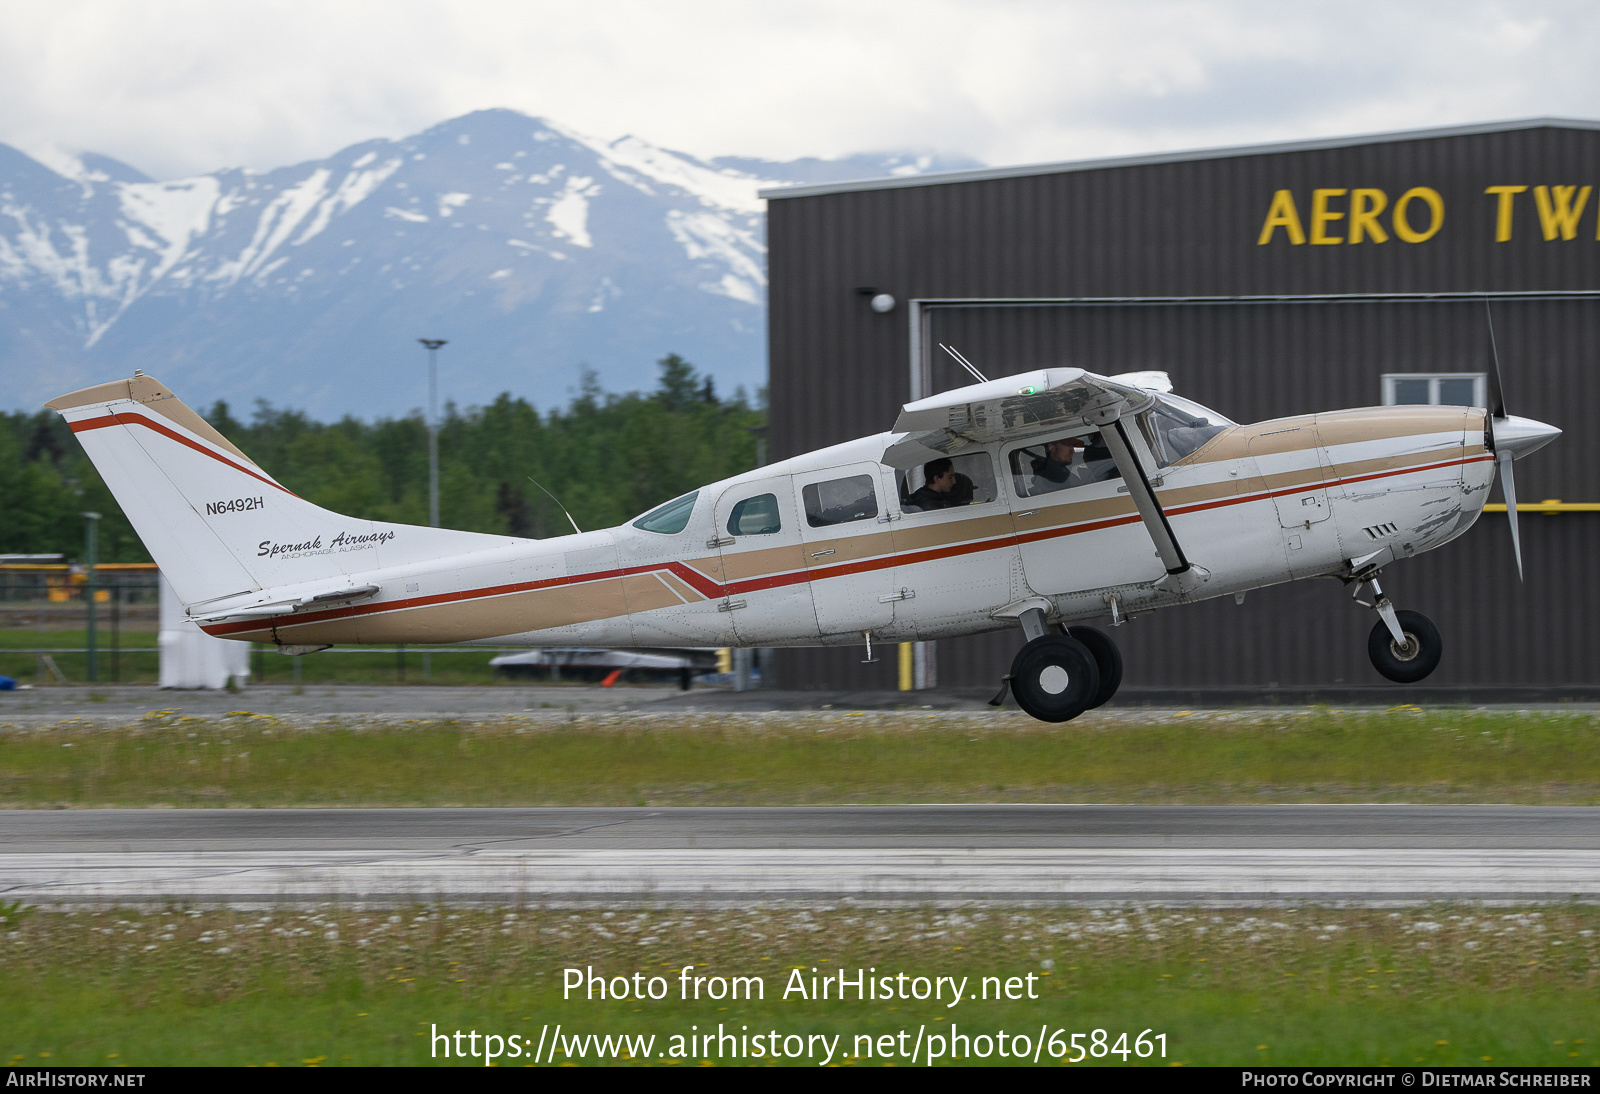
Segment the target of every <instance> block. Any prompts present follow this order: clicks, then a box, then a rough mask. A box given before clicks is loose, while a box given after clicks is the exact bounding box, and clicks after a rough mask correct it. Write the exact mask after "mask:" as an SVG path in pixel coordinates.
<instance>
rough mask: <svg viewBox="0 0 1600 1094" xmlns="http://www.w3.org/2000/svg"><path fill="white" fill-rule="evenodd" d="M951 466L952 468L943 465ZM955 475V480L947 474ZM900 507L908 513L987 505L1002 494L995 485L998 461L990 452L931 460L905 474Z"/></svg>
mask: <svg viewBox="0 0 1600 1094" xmlns="http://www.w3.org/2000/svg"><path fill="white" fill-rule="evenodd" d="M946 463H948V464H949V465H950V466H949V467H948V468H946V467H944V466H942V465H944V464H946ZM947 471H948V472H950V473H951V474H953V476H954V477H953V479H952V478H951V477H950V476H949V475H947V474H946V472H947ZM897 479H898V481H899V484H900V508H901V509H903V510H905V511H906V512H908V513H927V512H934V511H937V510H940V509H955V508H959V507H961V506H963V505H983V504H985V503H986V502H991V501H993V500H994V499H995V498H996V497H997V496H998V495H999V492H1000V491H999V488H998V487H997V486H996V484H995V478H994V461H993V460H992V459H990V458H989V453H987V452H969V453H967V454H966V455H964V456H950V457H948V458H946V459H940V460H931V461H929V462H928V463H925V464H923V465H922V466H921V467H913V468H912V469H911V470H909V471H902V472H900V473H899V475H898V476H897Z"/></svg>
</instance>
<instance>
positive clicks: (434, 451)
mask: <svg viewBox="0 0 1600 1094" xmlns="http://www.w3.org/2000/svg"><path fill="white" fill-rule="evenodd" d="M417 341H419V342H421V343H422V344H423V345H424V346H425V347H427V350H428V526H429V527H430V528H437V527H439V347H440V346H442V345H444V344H445V340H444V339H443V338H418V339H417ZM405 671H406V662H405V654H404V653H402V654H401V655H400V672H401V675H402V676H404V674H405ZM432 676H433V655H432V654H430V653H428V652H426V651H424V652H423V654H422V678H423V679H424V680H428V679H431V678H432Z"/></svg>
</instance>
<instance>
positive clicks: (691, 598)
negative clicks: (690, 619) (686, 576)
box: [661, 571, 706, 604]
mask: <svg viewBox="0 0 1600 1094" xmlns="http://www.w3.org/2000/svg"><path fill="white" fill-rule="evenodd" d="M661 580H662V581H665V582H666V583H667V584H668V585H669V586H671V588H672V591H673V592H675V593H677V594H678V595H679V596H680V597H682V598H683V599H684V600H685V601H687V602H688V603H690V604H698V603H699V602H700V601H702V600H705V599H706V597H705V596H704V595H703V594H701V593H700V592H699V591H697V590H696V589H695V587H694V586H693V585H690V584H689V583H688V582H687V581H685V580H683V579H682V578H681V577H679V576H678V575H677V574H674V573H670V572H667V571H662V573H661Z"/></svg>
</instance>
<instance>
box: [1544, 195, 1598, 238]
mask: <svg viewBox="0 0 1600 1094" xmlns="http://www.w3.org/2000/svg"><path fill="white" fill-rule="evenodd" d="M1592 189H1593V187H1592V186H1585V187H1584V188H1583V191H1582V192H1581V193H1580V192H1579V191H1578V188H1577V187H1576V186H1535V187H1534V188H1533V200H1534V204H1536V205H1538V206H1539V227H1540V228H1543V229H1544V238H1545V239H1546V240H1547V241H1548V240H1552V239H1554V238H1555V237H1556V233H1557V232H1560V233H1561V238H1562V239H1571V238H1572V237H1573V236H1575V235H1577V234H1578V218H1579V217H1581V216H1583V207H1584V206H1585V205H1587V204H1589V191H1590V190H1592ZM1551 191H1554V192H1555V200H1553V201H1552V200H1551ZM1573 194H1577V195H1578V204H1576V205H1574V204H1572V195H1573Z"/></svg>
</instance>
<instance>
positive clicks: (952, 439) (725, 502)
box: [49, 360, 1560, 721]
mask: <svg viewBox="0 0 1600 1094" xmlns="http://www.w3.org/2000/svg"><path fill="white" fill-rule="evenodd" d="M963 363H965V362H964V360H963ZM967 367H968V368H969V370H971V371H972V372H973V373H974V375H975V376H977V377H978V378H979V379H980V381H981V382H978V383H975V384H973V385H971V386H968V387H963V388H958V389H956V390H953V391H946V392H943V393H941V394H939V395H935V396H933V397H931V398H927V399H922V400H920V401H917V402H914V403H910V404H908V405H907V406H906V407H905V408H904V410H903V411H902V412H901V414H900V416H899V418H898V419H897V420H896V422H895V425H894V431H893V432H890V433H880V434H878V435H877V436H873V437H863V438H861V439H859V440H854V441H849V442H847V443H845V444H839V445H834V446H833V447H831V448H824V449H821V450H819V451H816V452H808V453H806V454H805V455H803V456H796V457H794V458H793V459H789V460H784V461H783V462H781V463H776V464H772V465H769V466H766V467H760V468H757V469H756V470H754V471H749V472H746V473H745V474H742V475H737V476H734V477H733V478H730V479H724V480H722V481H721V482H717V483H713V484H711V485H709V486H706V487H703V488H701V489H700V490H697V491H695V492H694V493H692V494H685V495H684V496H683V497H681V498H677V499H676V500H674V501H669V502H667V503H666V504H665V505H662V506H660V507H659V508H657V509H654V510H652V511H651V512H648V513H646V514H644V515H643V516H641V517H639V518H638V519H637V520H634V521H632V522H630V523H628V524H624V525H622V526H620V527H617V528H609V529H606V530H604V531H594V532H582V533H579V534H575V535H570V536H561V537H559V538H554V539H546V540H528V539H517V538H513V537H510V536H499V535H485V534H480V533H476V532H458V531H450V530H446V529H439V528H420V527H413V526H411V525H403V524H385V523H381V522H378V521H370V520H360V519H356V518H352V517H347V516H343V515H341V514H338V513H333V512H329V511H328V510H326V509H322V508H319V507H318V506H315V505H312V504H311V503H310V502H307V501H304V500H302V499H301V498H299V497H297V496H296V495H295V494H293V493H292V492H291V491H289V490H288V489H287V488H286V487H284V486H281V485H280V484H279V483H278V482H277V481H275V480H274V479H273V478H272V476H271V475H269V474H267V473H266V472H265V471H263V470H262V469H261V468H260V467H259V466H257V465H256V464H255V463H254V462H252V461H251V459H250V458H249V457H248V456H246V455H245V454H244V453H243V452H241V451H239V449H237V448H236V447H234V446H233V445H232V444H231V443H229V441H228V440H227V439H226V438H224V437H223V436H222V435H221V434H220V433H218V432H217V431H216V430H215V429H213V428H212V427H211V426H210V425H208V424H207V423H206V422H205V421H204V420H202V419H201V418H200V417H199V416H198V415H197V414H195V413H194V412H193V411H192V410H190V409H189V408H188V407H187V406H185V405H184V404H183V403H182V402H181V401H179V400H178V398H177V397H176V396H174V395H173V394H172V393H171V391H169V390H168V389H167V388H166V387H165V386H163V385H162V384H161V383H160V382H158V381H157V380H155V379H154V378H152V377H149V376H144V375H142V374H139V373H135V374H134V376H133V378H132V379H129V380H118V381H115V382H112V383H108V384H102V385H100V386H97V387H91V388H86V389H84V390H82V391H77V392H74V393H72V394H70V395H64V396H62V397H61V398H59V399H56V400H54V401H53V402H51V403H50V404H49V405H50V406H51V407H52V408H53V409H55V410H57V411H59V412H60V413H61V414H62V415H63V416H64V417H65V418H66V419H67V421H68V422H69V423H71V427H72V430H73V432H75V433H76V434H77V435H78V439H79V440H80V441H81V442H82V443H83V446H84V448H85V450H86V451H87V452H88V454H89V457H90V458H91V459H92V460H93V461H94V464H95V466H96V467H97V468H98V469H99V471H100V474H101V475H102V476H103V477H104V479H105V481H106V484H107V485H108V486H109V487H110V489H111V491H112V493H113V494H114V495H115V496H116V499H117V501H118V502H119V503H120V504H121V506H122V508H123V511H124V512H125V513H126V514H127V516H128V519H129V520H130V521H131V522H132V524H133V527H134V528H135V530H137V532H138V533H139V535H140V537H141V538H142V539H143V540H144V543H145V546H146V547H148V548H149V550H150V554H151V555H152V557H154V559H155V560H156V562H157V563H158V564H159V565H160V567H161V571H162V573H164V574H165V575H166V576H167V578H168V580H170V581H171V583H172V585H173V587H174V589H175V590H176V592H177V594H178V597H179V599H181V600H182V602H183V603H184V605H185V606H186V608H187V611H188V614H189V617H190V618H191V619H193V620H194V621H195V622H196V623H198V624H199V625H200V626H201V627H202V628H203V629H204V630H206V631H207V632H208V633H210V634H213V635H216V636H218V637H221V638H231V639H238V640H241V641H255V642H270V643H274V644H276V645H277V646H279V647H280V649H281V650H282V651H283V652H285V653H294V654H302V653H309V652H313V651H315V650H318V649H325V648H327V647H328V646H329V645H332V644H334V643H369V644H383V645H392V644H395V643H475V642H476V643H492V644H495V645H527V646H565V647H570V646H601V647H606V646H613V647H655V646H730V645H731V646H818V645H846V644H859V643H862V642H865V643H866V644H867V646H868V651H869V652H868V656H869V657H870V656H871V654H870V649H871V645H872V643H874V642H880V643H881V642H899V641H909V640H925V639H938V638H950V637H955V636H958V635H965V634H976V633H979V632H982V631H990V630H997V629H1002V628H1008V627H1018V628H1020V630H1021V631H1022V633H1023V635H1025V636H1026V640H1027V641H1026V644H1025V645H1023V646H1022V648H1021V650H1020V652H1019V653H1018V654H1017V656H1016V660H1015V661H1014V662H1013V664H1012V669H1011V674H1010V676H1009V677H1007V678H1006V679H1007V682H1008V683H1009V685H1010V688H1011V691H1012V693H1013V694H1014V695H1015V697H1016V699H1017V702H1018V703H1019V704H1020V705H1021V706H1022V708H1023V709H1024V710H1026V711H1027V712H1028V713H1029V714H1031V715H1033V716H1034V717H1035V718H1040V719H1044V720H1046V721H1066V720H1067V719H1070V718H1073V717H1076V716H1077V715H1078V714H1080V713H1082V712H1083V711H1084V710H1086V709H1089V708H1091V707H1094V706H1097V705H1099V704H1100V703H1103V702H1105V701H1106V700H1107V699H1108V698H1110V696H1111V694H1112V693H1113V692H1115V690H1116V688H1117V685H1118V684H1119V683H1120V681H1121V677H1122V663H1121V657H1120V655H1119V654H1118V653H1117V649H1116V646H1115V645H1114V644H1113V643H1112V642H1111V640H1110V638H1109V637H1108V636H1107V635H1106V634H1105V633H1104V632H1102V631H1099V630H1095V629H1093V628H1089V627H1084V626H1078V625H1075V624H1076V623H1078V622H1079V621H1082V620H1088V619H1094V618H1097V617H1109V618H1110V620H1111V622H1112V623H1113V624H1117V623H1120V622H1121V621H1122V620H1123V618H1124V617H1126V616H1128V615H1130V614H1133V613H1142V612H1148V611H1151V610H1153V609H1156V608H1162V607H1166V606H1169V605H1174V604H1183V603H1188V602H1192V601H1196V600H1203V599H1206V598H1209V597H1214V596H1224V595H1228V594H1241V593H1244V592H1247V591H1248V590H1251V589H1257V588H1261V587H1263V586H1267V585H1273V584H1276V583H1279V582H1284V581H1290V580H1294V579H1297V578H1303V577H1314V576H1319V575H1333V576H1337V577H1340V578H1342V579H1343V580H1344V581H1346V582H1347V583H1348V584H1350V585H1352V586H1354V593H1353V595H1357V596H1359V594H1360V593H1361V591H1362V589H1363V588H1364V587H1368V586H1370V587H1371V590H1372V594H1373V595H1372V600H1371V601H1362V603H1365V604H1367V605H1368V606H1369V607H1372V608H1374V609H1375V610H1376V612H1377V614H1378V616H1379V619H1378V621H1377V622H1376V624H1375V625H1374V627H1373V630H1372V636H1371V639H1370V641H1369V643H1368V647H1369V653H1370V655H1371V657H1372V661H1373V664H1374V665H1375V666H1376V667H1377V669H1378V671H1380V672H1381V673H1383V674H1384V675H1385V676H1387V677H1389V678H1390V679H1392V680H1397V681H1403V682H1405V681H1415V680H1420V679H1422V678H1423V677H1424V676H1426V675H1427V674H1428V673H1429V672H1431V671H1432V670H1433V668H1434V666H1435V665H1436V664H1438V661H1439V656H1440V642H1439V635H1438V631H1437V630H1436V629H1435V628H1434V626H1433V624H1432V623H1431V622H1429V620H1428V619H1427V618H1426V617H1425V616H1423V615H1421V614H1419V613H1416V612H1410V611H1397V610H1396V609H1395V608H1394V607H1393V606H1392V605H1391V603H1390V602H1389V600H1388V599H1387V598H1386V597H1385V596H1384V595H1383V593H1382V590H1381V589H1380V588H1379V586H1378V574H1379V571H1380V569H1381V568H1382V567H1383V566H1384V565H1385V564H1387V563H1388V562H1390V561H1392V560H1394V559H1397V558H1403V557H1407V556H1410V555H1415V554H1418V553H1420V552H1422V551H1427V550H1430V549H1432V548H1434V547H1438V546H1440V545H1441V544H1444V543H1447V542H1449V541H1450V540H1452V539H1454V538H1455V537H1456V536H1459V535H1461V534H1462V533H1463V532H1464V531H1466V529H1467V528H1468V527H1470V526H1471V525H1472V523H1473V521H1475V520H1476V519H1477V518H1478V514H1479V512H1480V511H1481V510H1482V508H1483V504H1484V502H1485V500H1486V499H1487V497H1488V494H1489V487H1490V483H1491V481H1492V480H1493V478H1494V474H1495V470H1496V467H1497V466H1498V468H1499V469H1500V474H1501V479H1502V483H1503V486H1504V489H1505V493H1506V496H1507V500H1508V501H1509V502H1511V505H1510V506H1509V511H1510V515H1511V520H1512V534H1513V537H1515V534H1516V504H1515V494H1514V488H1513V484H1512V480H1511V461H1512V459H1513V458H1516V457H1520V456H1522V455H1525V454H1527V453H1528V452H1531V451H1533V450H1534V449H1536V448H1538V447H1540V446H1542V445H1544V444H1547V443H1548V442H1550V441H1551V440H1553V439H1554V438H1555V437H1556V436H1557V435H1559V433H1560V430H1558V429H1556V428H1554V427H1553V426H1548V425H1544V424H1542V423H1539V422H1533V421H1530V420H1528V419H1523V418H1515V417H1509V416H1507V415H1506V414H1505V412H1504V407H1503V405H1502V400H1501V399H1500V398H1499V384H1498V382H1497V376H1496V375H1495V374H1491V384H1492V386H1493V389H1494V399H1493V401H1494V402H1495V403H1496V406H1495V408H1494V410H1493V412H1489V411H1485V410H1482V409H1474V408H1469V407H1453V406H1389V407H1372V408H1367V409H1362V410H1344V411H1335V412H1333V413H1328V414H1314V415H1305V416H1302V417H1294V418H1282V419H1278V420H1275V421H1268V422H1260V423H1257V424H1255V425H1238V424H1236V423H1234V422H1231V421H1229V420H1228V419H1226V418H1224V417H1222V416H1221V415H1219V414H1216V413H1214V412H1212V411H1210V410H1207V409H1205V408H1204V407H1201V406H1198V405H1196V404H1195V403H1192V402H1190V401H1188V400H1185V399H1182V398H1178V397H1176V396H1174V395H1172V394H1171V393H1170V384H1169V383H1167V381H1166V377H1165V374H1162V373H1131V374H1127V375H1124V376H1116V377H1105V376H1098V375H1095V374H1093V373H1090V372H1086V371H1084V370H1083V369H1079V368H1050V369H1042V370H1039V371H1035V372H1030V373H1025V374H1023V375H1018V376H1008V377H1004V378H1002V379H997V380H982V378H981V375H979V374H978V373H977V372H976V370H975V369H972V368H971V366H970V365H967ZM1063 440H1070V441H1071V442H1072V443H1070V444H1065V445H1063V444H1061V443H1060V442H1061V441H1063ZM1052 442H1054V443H1052ZM946 461H948V462H946ZM952 472H953V473H952ZM928 477H931V479H932V480H933V481H931V482H930V481H926V480H927V478H928ZM1518 566H1519V568H1520V566H1521V560H1520V554H1519V556H1518ZM1004 694H1005V691H1004V688H1002V691H1001V695H1000V696H999V697H997V702H998V701H1003V698H1004Z"/></svg>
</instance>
